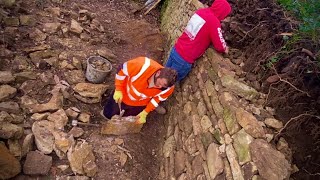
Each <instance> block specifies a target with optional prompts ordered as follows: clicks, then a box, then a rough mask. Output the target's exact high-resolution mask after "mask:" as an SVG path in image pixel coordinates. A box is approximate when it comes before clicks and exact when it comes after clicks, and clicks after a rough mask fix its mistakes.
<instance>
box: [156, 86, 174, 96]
mask: <svg viewBox="0 0 320 180" xmlns="http://www.w3.org/2000/svg"><path fill="white" fill-rule="evenodd" d="M171 88H172V87H169V88H167V89H166V90H164V91H161V92H160V93H159V94H157V95H155V96H160V95H162V94H164V93H166V92H168V91H169V90H170V89H171Z"/></svg>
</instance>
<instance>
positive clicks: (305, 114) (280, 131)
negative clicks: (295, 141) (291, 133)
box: [274, 113, 320, 139]
mask: <svg viewBox="0 0 320 180" xmlns="http://www.w3.org/2000/svg"><path fill="white" fill-rule="evenodd" d="M302 116H311V117H315V118H317V119H320V116H315V115H312V114H308V113H304V114H300V115H298V116H296V117H293V118H291V119H290V120H289V121H288V122H287V123H286V124H285V125H284V126H283V128H281V129H280V130H279V131H278V133H277V134H276V135H275V136H274V137H275V138H274V139H276V138H277V137H278V136H279V135H280V134H281V133H282V131H283V130H284V129H286V127H287V126H288V125H289V124H290V123H291V122H292V121H294V120H296V119H299V118H300V117H302Z"/></svg>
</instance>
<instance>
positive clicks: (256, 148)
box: [250, 139, 291, 180]
mask: <svg viewBox="0 0 320 180" xmlns="http://www.w3.org/2000/svg"><path fill="white" fill-rule="evenodd" d="M250 152H251V157H252V160H253V162H254V163H255V164H256V166H257V168H258V171H259V174H260V175H261V177H263V178H264V179H273V180H282V179H286V178H288V177H289V175H290V169H291V168H290V164H289V162H288V161H287V160H286V158H285V156H284V155H283V154H282V153H280V152H279V151H277V150H276V149H274V148H272V147H271V145H270V144H268V142H267V141H265V140H262V139H255V140H254V141H253V142H252V143H251V144H250Z"/></svg>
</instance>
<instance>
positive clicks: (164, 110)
mask: <svg viewBox="0 0 320 180" xmlns="http://www.w3.org/2000/svg"><path fill="white" fill-rule="evenodd" d="M155 110H156V112H157V113H158V114H166V112H167V110H166V109H165V108H164V107H162V106H158V107H156V109H155Z"/></svg>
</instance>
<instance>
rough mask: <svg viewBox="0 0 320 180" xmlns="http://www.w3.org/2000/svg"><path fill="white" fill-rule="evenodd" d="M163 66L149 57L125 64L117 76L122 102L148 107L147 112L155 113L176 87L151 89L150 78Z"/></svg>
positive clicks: (116, 80)
mask: <svg viewBox="0 0 320 180" xmlns="http://www.w3.org/2000/svg"><path fill="white" fill-rule="evenodd" d="M162 68H163V66H162V65H160V64H158V63H157V62H156V61H154V60H152V59H149V58H147V57H138V58H135V59H132V60H129V61H127V62H125V63H124V64H123V65H122V68H121V70H120V71H119V72H118V73H117V74H116V77H115V86H116V90H118V91H122V94H123V99H122V102H123V103H125V104H127V105H129V106H146V108H145V109H144V110H145V111H146V112H148V113H149V112H150V111H153V110H154V109H155V108H156V107H158V103H159V102H160V101H164V100H166V99H167V98H168V97H169V96H170V95H171V94H172V92H173V90H174V86H171V87H168V88H166V89H165V90H163V89H159V88H149V87H148V86H149V84H148V80H149V78H150V77H151V76H152V75H153V74H154V73H155V72H157V71H158V70H159V69H162Z"/></svg>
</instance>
